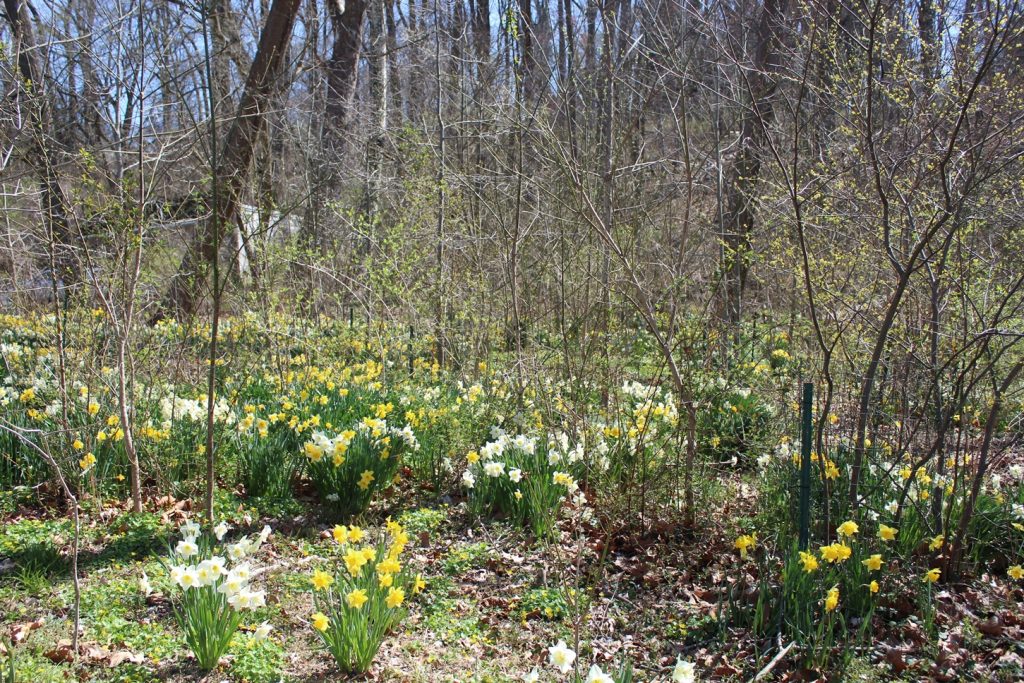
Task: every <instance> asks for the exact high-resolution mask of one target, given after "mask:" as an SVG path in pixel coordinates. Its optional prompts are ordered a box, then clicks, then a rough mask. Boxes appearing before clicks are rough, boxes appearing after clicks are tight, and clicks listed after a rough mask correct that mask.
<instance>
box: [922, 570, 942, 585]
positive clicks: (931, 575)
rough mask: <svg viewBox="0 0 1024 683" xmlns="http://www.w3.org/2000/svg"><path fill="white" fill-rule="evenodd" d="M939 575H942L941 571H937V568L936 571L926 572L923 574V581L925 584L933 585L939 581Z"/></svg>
mask: <svg viewBox="0 0 1024 683" xmlns="http://www.w3.org/2000/svg"><path fill="white" fill-rule="evenodd" d="M941 575H942V570H941V569H937V568H936V569H929V570H928V571H927V572H925V575H924V580H925V582H926V583H935V582H936V581H938V580H939V577H940V576H941Z"/></svg>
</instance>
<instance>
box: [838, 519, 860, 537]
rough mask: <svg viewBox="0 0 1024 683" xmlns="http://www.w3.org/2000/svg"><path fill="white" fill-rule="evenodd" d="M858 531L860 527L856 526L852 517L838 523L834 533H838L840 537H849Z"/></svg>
mask: <svg viewBox="0 0 1024 683" xmlns="http://www.w3.org/2000/svg"><path fill="white" fill-rule="evenodd" d="M858 531H860V527H858V526H857V522H854V521H853V520H852V519H851V520H847V521H845V522H843V523H842V524H840V525H839V528H837V529H836V533H837V534H839V536H840V538H843V537H845V538H851V537H853V536H855V535H856V534H857V532H858Z"/></svg>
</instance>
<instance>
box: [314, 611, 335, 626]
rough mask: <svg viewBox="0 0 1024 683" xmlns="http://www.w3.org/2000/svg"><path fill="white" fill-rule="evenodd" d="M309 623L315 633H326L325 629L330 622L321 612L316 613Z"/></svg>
mask: <svg viewBox="0 0 1024 683" xmlns="http://www.w3.org/2000/svg"><path fill="white" fill-rule="evenodd" d="M310 623H312V624H313V628H315V629H316V630H317V631H326V630H327V627H328V626H330V625H331V620H330V619H328V618H327V615H326V614H324V613H323V612H317V613H316V614H314V615H313V617H312V619H311V620H310Z"/></svg>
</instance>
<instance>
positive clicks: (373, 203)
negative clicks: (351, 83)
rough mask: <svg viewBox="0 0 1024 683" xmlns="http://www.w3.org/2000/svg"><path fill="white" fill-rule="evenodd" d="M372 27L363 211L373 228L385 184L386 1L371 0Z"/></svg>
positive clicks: (370, 17)
mask: <svg viewBox="0 0 1024 683" xmlns="http://www.w3.org/2000/svg"><path fill="white" fill-rule="evenodd" d="M368 15H369V17H368V22H367V23H368V25H369V29H370V45H369V48H370V55H369V60H368V61H369V66H370V100H371V102H372V103H373V115H374V121H373V129H372V132H371V134H370V139H369V141H368V142H367V149H366V193H365V199H364V210H365V212H366V217H367V220H368V222H369V224H370V229H371V230H372V229H373V223H374V221H375V220H377V218H378V212H379V211H380V192H381V187H382V185H383V172H384V144H385V142H386V140H387V134H388V86H389V82H388V80H389V69H388V45H387V29H386V27H385V25H384V0H370V4H369V10H368Z"/></svg>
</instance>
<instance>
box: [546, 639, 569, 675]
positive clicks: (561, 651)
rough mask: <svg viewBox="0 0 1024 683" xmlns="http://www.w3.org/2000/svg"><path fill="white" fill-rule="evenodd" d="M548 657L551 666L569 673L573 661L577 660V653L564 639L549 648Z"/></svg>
mask: <svg viewBox="0 0 1024 683" xmlns="http://www.w3.org/2000/svg"><path fill="white" fill-rule="evenodd" d="M548 657H549V660H550V662H551V666H553V667H555V668H556V669H558V670H559V671H560V672H562V673H563V674H564V673H568V672H569V669H571V668H572V663H573V662H574V661H576V653H575V652H573V650H571V649H570V648H568V647H567V646H566V644H565V641H564V640H559V641H558V642H557V643H555V644H554V645H552V646H551V647H549V648H548Z"/></svg>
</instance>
